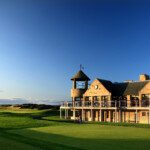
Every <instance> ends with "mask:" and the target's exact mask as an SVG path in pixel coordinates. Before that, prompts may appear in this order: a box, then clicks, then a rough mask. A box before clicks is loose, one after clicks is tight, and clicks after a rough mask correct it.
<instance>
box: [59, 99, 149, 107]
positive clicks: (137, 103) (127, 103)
mask: <svg viewBox="0 0 150 150" xmlns="http://www.w3.org/2000/svg"><path fill="white" fill-rule="evenodd" d="M61 108H89V109H90V108H102V109H103V108H115V109H116V108H117V109H128V108H150V102H149V101H147V100H119V101H118V100H112V101H107V100H102V101H75V102H72V101H70V102H69V101H67V102H63V103H62V105H61Z"/></svg>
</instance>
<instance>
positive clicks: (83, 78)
mask: <svg viewBox="0 0 150 150" xmlns="http://www.w3.org/2000/svg"><path fill="white" fill-rule="evenodd" d="M71 80H76V81H89V80H90V78H89V77H88V76H87V75H86V74H85V73H84V72H83V71H82V70H79V71H78V72H77V74H75V75H74V76H73V77H72V78H71Z"/></svg>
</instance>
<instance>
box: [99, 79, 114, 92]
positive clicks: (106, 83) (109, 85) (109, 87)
mask: <svg viewBox="0 0 150 150" xmlns="http://www.w3.org/2000/svg"><path fill="white" fill-rule="evenodd" d="M97 80H98V81H99V82H100V83H102V84H103V86H104V87H105V88H106V89H107V90H108V91H109V92H112V82H111V81H109V80H104V79H98V78H97Z"/></svg>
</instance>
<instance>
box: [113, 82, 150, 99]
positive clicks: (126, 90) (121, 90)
mask: <svg viewBox="0 0 150 150" xmlns="http://www.w3.org/2000/svg"><path fill="white" fill-rule="evenodd" d="M148 82H150V81H143V82H129V83H113V87H112V89H113V90H112V94H113V95H114V96H121V95H138V94H139V92H140V90H141V89H142V88H143V87H144V86H145V85H146V84H147V83H148Z"/></svg>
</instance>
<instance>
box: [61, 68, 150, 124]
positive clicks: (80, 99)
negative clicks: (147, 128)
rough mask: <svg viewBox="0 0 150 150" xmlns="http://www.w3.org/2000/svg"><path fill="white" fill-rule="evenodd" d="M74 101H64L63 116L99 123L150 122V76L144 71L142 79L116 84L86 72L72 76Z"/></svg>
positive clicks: (72, 96) (62, 106)
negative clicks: (94, 77) (89, 75)
mask: <svg viewBox="0 0 150 150" xmlns="http://www.w3.org/2000/svg"><path fill="white" fill-rule="evenodd" d="M71 80H72V82H73V86H72V89H71V98H72V101H71V102H68V101H67V102H63V104H62V105H61V107H60V117H65V118H66V119H73V120H79V119H80V120H82V121H99V122H129V123H144V124H150V78H149V76H148V75H146V74H141V75H140V77H139V81H131V80H129V81H125V82H122V83H116V82H115V83H113V82H111V81H109V80H104V79H99V78H97V79H95V80H94V81H93V82H92V83H91V85H89V84H88V82H89V80H90V78H89V77H88V76H87V75H86V74H85V73H84V72H83V71H82V70H79V72H78V73H77V74H76V75H75V76H74V77H73V78H71Z"/></svg>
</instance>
